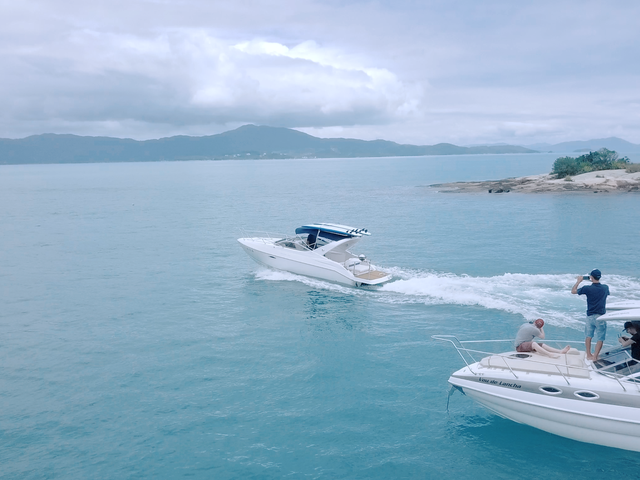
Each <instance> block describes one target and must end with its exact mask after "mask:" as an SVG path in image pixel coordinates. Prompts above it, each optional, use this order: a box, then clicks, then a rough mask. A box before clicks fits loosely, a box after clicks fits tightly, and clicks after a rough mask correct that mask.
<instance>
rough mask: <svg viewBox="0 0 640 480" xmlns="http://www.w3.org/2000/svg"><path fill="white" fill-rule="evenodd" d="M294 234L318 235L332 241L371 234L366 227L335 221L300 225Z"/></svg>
mask: <svg viewBox="0 0 640 480" xmlns="http://www.w3.org/2000/svg"><path fill="white" fill-rule="evenodd" d="M296 234H298V235H304V234H312V235H320V236H322V237H324V238H327V239H329V240H333V241H338V240H344V239H345V238H353V237H362V236H363V235H371V234H370V233H369V231H368V230H367V229H366V228H353V227H348V226H346V225H337V224H335V223H312V224H310V225H303V226H302V227H298V228H296Z"/></svg>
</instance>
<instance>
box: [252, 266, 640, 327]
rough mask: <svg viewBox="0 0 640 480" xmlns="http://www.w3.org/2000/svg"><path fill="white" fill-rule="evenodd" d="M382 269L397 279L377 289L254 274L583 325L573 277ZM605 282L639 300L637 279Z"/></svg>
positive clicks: (623, 296) (391, 299)
mask: <svg viewBox="0 0 640 480" xmlns="http://www.w3.org/2000/svg"><path fill="white" fill-rule="evenodd" d="M385 270H386V271H389V272H391V273H393V276H394V278H397V279H398V280H395V281H392V282H390V283H387V284H385V285H383V286H381V287H379V288H377V289H375V290H369V289H358V288H352V287H346V286H343V285H337V284H334V283H330V282H325V281H323V280H318V279H313V278H309V277H304V276H301V275H295V274H293V273H287V272H279V271H275V270H270V269H266V268H263V269H260V270H258V271H257V272H256V278H257V279H259V280H271V281H297V282H301V283H304V284H305V285H308V286H310V287H312V288H318V289H324V290H332V291H336V292H340V293H342V294H346V295H370V296H371V297H372V298H373V299H375V300H376V301H381V302H384V303H423V304H425V305H470V306H481V307H484V308H487V309H495V310H502V311H505V312H510V313H514V314H520V315H522V316H523V317H524V318H525V319H527V320H533V319H536V318H543V319H544V320H545V321H546V322H548V323H549V324H551V325H557V326H563V327H570V328H576V329H582V328H583V325H584V324H583V321H584V315H585V310H586V300H585V297H584V296H577V295H572V294H571V292H570V290H571V287H572V286H573V284H574V282H575V275H574V274H560V275H528V274H522V273H505V274H504V275H498V276H494V277H471V276H468V275H454V274H452V273H439V272H425V271H417V270H405V269H400V268H386V269H385ZM605 283H606V284H607V285H609V288H610V289H611V292H612V294H613V295H615V296H613V295H612V296H611V297H610V301H612V302H613V301H621V300H640V280H639V279H637V278H632V277H625V276H620V275H607V277H606V281H605ZM585 284H587V285H588V284H589V283H588V282H586V283H585ZM611 323H612V324H613V323H614V322H611ZM616 327H617V324H616Z"/></svg>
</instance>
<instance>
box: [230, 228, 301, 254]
mask: <svg viewBox="0 0 640 480" xmlns="http://www.w3.org/2000/svg"><path fill="white" fill-rule="evenodd" d="M240 234H241V235H242V238H251V239H253V240H257V241H261V242H262V243H264V244H265V245H268V244H270V243H274V242H276V241H278V240H289V241H291V242H296V243H297V244H298V245H300V246H301V247H302V248H305V249H307V250H312V248H310V247H309V245H308V244H307V239H306V235H305V237H302V236H300V235H298V234H297V233H296V234H293V235H282V234H278V233H273V232H267V231H263V230H245V229H243V228H241V229H240Z"/></svg>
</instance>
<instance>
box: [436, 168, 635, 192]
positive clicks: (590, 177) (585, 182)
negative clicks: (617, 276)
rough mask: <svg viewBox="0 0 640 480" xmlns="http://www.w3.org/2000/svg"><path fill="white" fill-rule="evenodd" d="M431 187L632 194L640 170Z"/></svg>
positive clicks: (533, 177)
mask: <svg viewBox="0 0 640 480" xmlns="http://www.w3.org/2000/svg"><path fill="white" fill-rule="evenodd" d="M429 188H434V189H437V191H438V192H442V193H480V192H484V193H565V192H569V193H574V192H582V193H612V192H614V193H629V192H640V172H635V173H627V171H626V170H625V169H619V170H599V171H595V172H589V173H583V174H581V175H576V176H574V177H570V178H569V179H564V178H560V179H557V178H556V177H555V175H551V174H541V175H531V176H527V177H517V178H505V179H502V180H485V181H479V182H452V183H434V184H432V185H429Z"/></svg>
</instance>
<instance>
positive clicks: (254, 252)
mask: <svg viewBox="0 0 640 480" xmlns="http://www.w3.org/2000/svg"><path fill="white" fill-rule="evenodd" d="M238 242H239V243H240V245H242V248H243V249H244V251H245V252H246V253H247V254H248V255H249V256H250V257H251V258H252V259H253V260H255V261H256V262H257V263H259V264H261V265H264V266H266V267H269V268H273V269H276V270H282V271H285V272H291V273H295V274H297V275H304V276H307V277H314V278H319V279H321V280H327V281H329V282H335V283H341V284H343V285H349V286H361V285H378V284H381V283H383V282H386V281H388V280H390V279H391V275H389V274H386V273H383V272H379V271H377V270H373V271H371V272H362V273H361V274H360V275H362V276H356V275H354V274H353V273H352V272H350V271H349V270H347V268H345V267H344V265H343V264H341V263H338V262H334V261H332V260H330V259H328V258H326V257H325V256H324V255H322V254H321V252H318V253H316V252H315V251H299V250H294V249H291V248H287V247H284V246H281V245H277V244H276V243H275V242H274V241H273V240H272V239H267V238H240V239H238ZM356 273H357V272H356ZM367 273H369V275H368V276H367ZM372 273H373V274H372Z"/></svg>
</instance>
